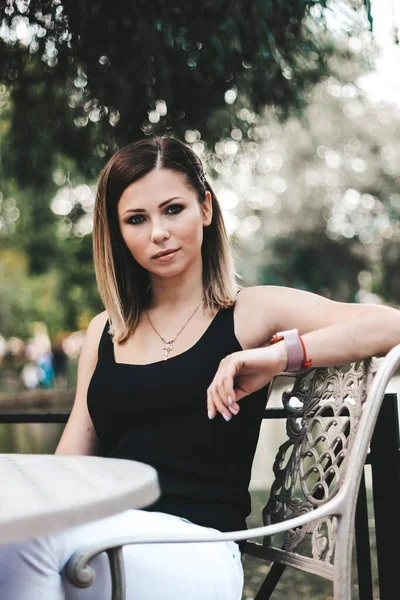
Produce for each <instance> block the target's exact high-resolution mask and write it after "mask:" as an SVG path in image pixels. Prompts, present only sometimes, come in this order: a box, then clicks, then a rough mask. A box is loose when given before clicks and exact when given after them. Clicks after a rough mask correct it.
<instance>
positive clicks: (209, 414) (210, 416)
mask: <svg viewBox="0 0 400 600" xmlns="http://www.w3.org/2000/svg"><path fill="white" fill-rule="evenodd" d="M208 418H209V419H213V418H214V415H213V414H212V412H211V410H209V411H208Z"/></svg>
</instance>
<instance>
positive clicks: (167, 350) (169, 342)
mask: <svg viewBox="0 0 400 600" xmlns="http://www.w3.org/2000/svg"><path fill="white" fill-rule="evenodd" d="M202 302H203V298H202V299H201V300H200V302H199V303H198V305H197V306H196V308H195V309H194V311H193V312H192V313H191V315H190V316H189V317H188V319H186V321H185V323H184V324H183V325H182V327H181V328H180V330H179V331H178V333H177V334H176V335H175V337H174V338H172V339H171V340H166V339H165V338H163V336H162V335H161V334H160V333H159V332H158V331H157V329H156V328H155V327H154V325H153V323H152V321H151V319H150V317H149V314H148V312H147V310H145V311H144V312H145V313H146V317H147V319H148V321H149V323H150V325H151V326H152V328H153V329H154V331H155V332H156V334H157V335H158V337H159V338H160V339H161V340H162V341H163V342H164V344H165V348H163V350H164V360H167V358H168V354H169V353H170V352H172V344H173V343H174V341H175V340H176V338H177V337H178V335H179V334H180V333H181V332H182V331H183V330H184V329H185V327H186V325H187V324H188V323H189V321H190V319H191V318H192V317H194V315H195V313H196V312H197V311H198V309H199V307H200V304H201V303H202Z"/></svg>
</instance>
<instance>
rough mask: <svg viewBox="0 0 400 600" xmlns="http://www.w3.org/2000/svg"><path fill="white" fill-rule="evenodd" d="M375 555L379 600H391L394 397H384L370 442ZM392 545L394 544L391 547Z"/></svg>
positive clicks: (396, 485) (397, 476)
mask: <svg viewBox="0 0 400 600" xmlns="http://www.w3.org/2000/svg"><path fill="white" fill-rule="evenodd" d="M369 462H370V464H371V470H372V491H373V500H374V513H375V514H374V516H375V536H376V553H377V560H378V574H379V591H380V593H379V598H380V600H393V593H394V592H393V590H396V589H397V586H398V583H399V572H398V569H399V558H398V553H397V552H393V546H394V547H395V548H396V547H397V542H398V539H399V536H400V449H399V415H398V409H397V394H385V397H384V399H383V402H382V407H381V410H380V412H379V416H378V419H377V422H376V426H375V430H374V434H373V437H372V440H371V452H370V455H369ZM393 542H394V544H393Z"/></svg>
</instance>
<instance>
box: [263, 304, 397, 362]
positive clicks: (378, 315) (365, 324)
mask: <svg viewBox="0 0 400 600" xmlns="http://www.w3.org/2000/svg"><path fill="white" fill-rule="evenodd" d="M300 334H301V332H300ZM301 337H302V339H303V342H304V345H305V348H306V352H307V355H306V359H307V360H310V359H311V361H312V366H313V367H328V366H332V365H342V364H347V363H350V362H353V361H356V360H359V359H362V358H367V357H369V356H377V355H385V354H387V352H389V350H391V348H393V346H395V345H396V344H400V311H399V310H397V309H394V308H390V307H387V306H373V307H369V308H365V311H362V312H361V313H359V314H358V315H356V316H355V317H352V318H351V319H348V320H345V321H341V322H339V323H335V324H334V325H330V326H329V327H323V328H322V329H316V330H315V331H311V332H309V333H306V334H304V335H302V336H301ZM274 347H275V348H276V352H277V353H278V356H279V359H280V364H281V365H282V364H283V363H284V360H285V358H286V359H287V354H286V344H285V342H283V341H282V342H278V343H277V344H275V345H274V346H272V347H271V348H274Z"/></svg>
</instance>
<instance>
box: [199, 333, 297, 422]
mask: <svg viewBox="0 0 400 600" xmlns="http://www.w3.org/2000/svg"><path fill="white" fill-rule="evenodd" d="M286 365H287V353H286V344H285V343H284V342H278V343H277V344H274V345H273V346H268V347H267V348H254V349H251V350H242V351H241V352H234V353H233V354H229V355H228V356H226V357H225V358H224V359H223V360H222V361H221V362H220V364H219V367H218V371H217V373H216V374H215V377H214V379H213V381H212V383H211V385H210V386H209V387H208V389H207V409H208V417H209V418H210V419H213V418H214V417H215V415H216V414H217V412H220V413H221V415H222V416H223V417H224V419H225V420H226V421H230V419H231V417H232V414H233V415H236V414H237V413H238V412H239V410H240V409H239V405H238V401H239V400H241V399H242V398H244V397H245V396H248V395H249V394H252V393H253V392H256V391H257V390H259V389H261V388H262V387H264V386H265V385H267V383H269V382H270V381H271V379H273V378H274V377H275V375H277V374H278V373H280V372H282V371H284V370H285V369H286Z"/></svg>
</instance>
